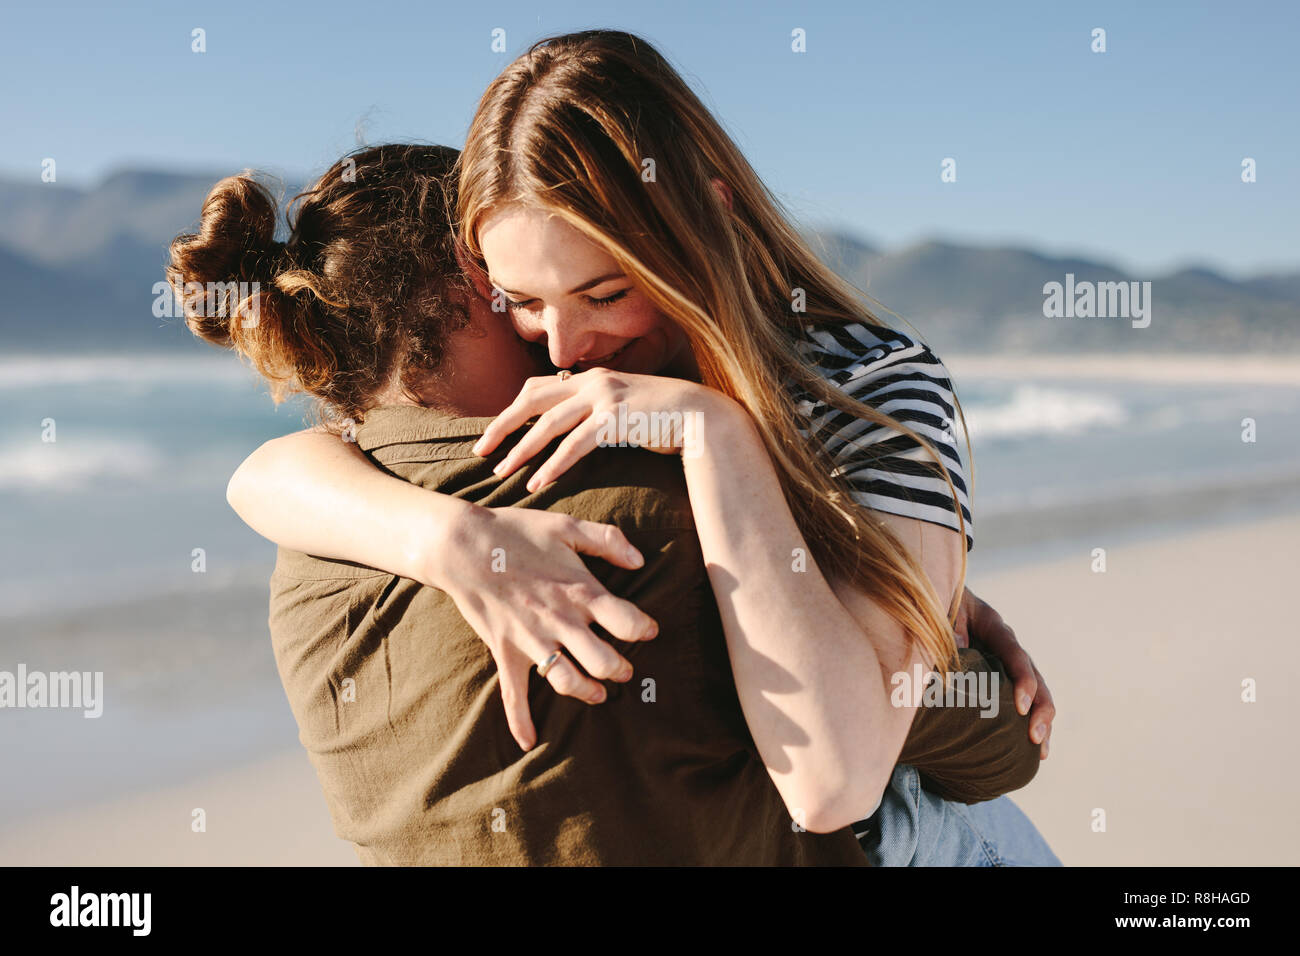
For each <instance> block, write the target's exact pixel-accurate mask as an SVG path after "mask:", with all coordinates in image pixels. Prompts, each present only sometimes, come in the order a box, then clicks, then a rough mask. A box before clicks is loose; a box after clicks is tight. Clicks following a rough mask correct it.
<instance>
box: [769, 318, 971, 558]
mask: <svg viewBox="0 0 1300 956" xmlns="http://www.w3.org/2000/svg"><path fill="white" fill-rule="evenodd" d="M798 344H799V350H800V352H801V353H802V355H803V357H804V359H805V361H807V363H808V364H809V365H810V366H812V367H813V368H815V369H817V370H818V371H820V372H821V373H822V375H823V377H824V378H825V379H826V380H827V381H828V382H830V383H831V384H832V385H834V386H835V387H836V388H837V389H839V390H840V391H842V392H844V393H846V394H847V395H849V396H850V397H852V398H854V399H856V400H858V401H860V402H862V403H863V404H866V405H869V406H871V407H872V408H875V409H876V410H878V411H880V412H883V413H884V414H886V415H889V416H890V417H892V418H894V419H896V420H898V421H900V422H902V423H903V424H905V425H907V426H908V427H910V428H911V429H913V430H914V431H915V432H917V434H919V435H922V436H923V437H924V438H925V439H926V440H928V441H929V442H930V444H931V445H933V446H934V449H935V451H937V452H938V453H939V456H940V457H941V458H942V459H943V462H944V466H945V468H946V470H947V472H948V476H949V477H950V478H951V479H952V484H953V488H954V489H955V490H956V492H957V499H958V501H959V502H960V506H961V515H962V518H963V519H964V520H965V530H966V550H967V551H969V550H970V549H971V548H972V547H974V544H975V536H974V527H973V522H972V520H971V512H970V500H969V498H968V491H967V485H966V478H965V466H964V464H963V462H962V458H961V455H960V454H959V452H958V444H957V441H958V439H957V427H956V410H955V408H954V400H953V391H952V381H951V380H950V378H949V376H948V370H947V369H945V368H944V366H943V363H942V362H940V361H939V358H938V356H936V355H935V354H934V353H933V352H932V351H930V348H929V347H928V346H926V345H924V344H922V343H920V342H917V341H915V340H913V339H911V338H909V337H908V336H906V335H903V334H902V333H901V332H896V331H894V330H893V329H887V328H883V327H880V326H871V325H866V324H863V323H860V322H849V323H842V324H840V323H836V324H831V323H825V324H816V325H806V326H805V327H804V338H803V339H801V340H800V341H799V343H798ZM794 399H795V403H796V406H797V408H798V410H799V412H800V414H801V415H802V416H803V417H804V418H806V419H807V420H808V424H807V427H806V428H801V429H800V432H801V434H803V435H804V437H805V438H810V439H815V440H816V441H818V442H819V443H821V445H822V446H823V447H824V448H825V449H826V452H827V453H828V454H829V456H830V461H831V462H832V464H833V467H834V471H833V472H832V474H833V475H835V476H836V477H838V478H840V479H841V480H843V481H844V482H845V483H847V485H848V486H849V488H850V489H851V492H850V493H851V496H852V498H853V500H854V501H856V502H858V503H859V504H861V505H863V506H865V507H867V508H871V509H873V510H875V511H883V512H887V513H889V514H894V515H901V516H902V517H905V518H916V519H918V520H920V521H929V522H931V523H933V524H939V525H943V526H944V527H945V528H951V529H952V530H953V531H957V532H959V533H960V531H961V525H960V524H959V522H958V520H957V505H956V504H955V503H954V501H953V496H952V493H951V492H950V491H949V490H948V484H947V482H945V481H944V480H943V477H942V474H941V473H940V472H939V470H938V466H937V465H936V464H935V462H934V459H933V458H932V457H930V455H929V453H928V452H927V451H926V450H925V449H924V448H922V447H921V446H920V445H919V444H918V443H917V442H916V440H915V439H913V438H912V437H911V436H910V435H907V434H905V433H903V432H900V431H898V430H897V429H893V428H886V427H885V426H883V425H878V424H877V423H875V422H871V421H866V420H865V419H861V418H857V417H855V416H853V415H850V414H848V413H847V412H842V411H840V410H839V409H836V408H832V407H830V406H828V405H826V404H825V403H823V402H820V401H816V400H815V399H813V398H812V397H811V396H809V395H808V394H807V393H806V392H804V391H803V390H802V389H796V390H795V394H794Z"/></svg>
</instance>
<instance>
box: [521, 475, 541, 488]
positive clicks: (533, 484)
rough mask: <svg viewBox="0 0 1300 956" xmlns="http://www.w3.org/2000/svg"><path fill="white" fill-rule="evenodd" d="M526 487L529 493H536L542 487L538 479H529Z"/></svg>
mask: <svg viewBox="0 0 1300 956" xmlns="http://www.w3.org/2000/svg"><path fill="white" fill-rule="evenodd" d="M524 487H526V488H527V489H528V490H529V491H536V490H537V489H538V488H539V487H540V485H539V484H538V481H537V479H536V478H529V479H528V484H527V485H525V486H524Z"/></svg>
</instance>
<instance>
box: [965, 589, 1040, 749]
mask: <svg viewBox="0 0 1300 956" xmlns="http://www.w3.org/2000/svg"><path fill="white" fill-rule="evenodd" d="M956 630H957V633H958V635H959V637H965V636H968V635H969V636H973V637H974V638H975V639H976V640H977V641H980V642H981V643H983V644H984V645H985V646H986V647H987V648H988V649H989V650H990V651H992V652H993V653H994V654H996V655H997V656H998V658H999V659H1000V660H1001V661H1002V663H1003V664H1005V665H1006V668H1007V673H1008V674H1009V675H1011V680H1012V681H1013V682H1014V684H1015V688H1016V709H1017V710H1018V711H1020V713H1022V714H1026V713H1027V714H1029V715H1030V718H1029V739H1030V740H1032V741H1033V742H1034V743H1036V744H1042V758H1041V759H1043V760H1046V759H1047V750H1048V740H1049V738H1050V737H1051V736H1052V720H1053V719H1055V717H1056V705H1055V704H1054V703H1053V702H1052V692H1051V691H1049V690H1048V689H1047V683H1046V681H1044V680H1043V675H1042V674H1041V673H1040V672H1039V670H1038V668H1037V667H1035V666H1034V662H1033V661H1032V660H1031V659H1030V657H1029V655H1028V654H1027V653H1025V649H1024V648H1023V647H1021V646H1020V642H1019V641H1018V640H1016V632H1015V631H1013V630H1012V629H1011V627H1010V626H1009V625H1008V624H1007V622H1006V621H1004V620H1002V615H1001V614H999V613H998V612H997V611H995V610H993V608H991V607H990V606H989V605H987V604H985V603H984V602H983V601H981V600H980V599H979V598H977V597H976V596H975V595H974V594H972V593H971V591H970V589H969V588H967V589H966V591H965V593H963V594H962V596H961V605H960V607H959V609H958V611H957V625H956Z"/></svg>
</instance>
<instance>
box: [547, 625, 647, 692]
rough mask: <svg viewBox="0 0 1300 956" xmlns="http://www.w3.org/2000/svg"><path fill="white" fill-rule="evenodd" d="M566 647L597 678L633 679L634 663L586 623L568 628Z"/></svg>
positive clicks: (565, 640) (548, 676) (565, 638)
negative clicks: (593, 631) (598, 635)
mask: <svg viewBox="0 0 1300 956" xmlns="http://www.w3.org/2000/svg"><path fill="white" fill-rule="evenodd" d="M564 647H565V649H566V650H567V651H568V652H569V653H570V654H572V655H573V657H574V659H575V660H576V661H577V662H578V663H579V664H581V665H582V667H583V669H584V670H585V671H586V672H587V673H588V674H590V675H591V676H592V677H594V678H596V679H597V680H615V681H618V682H620V683H622V682H623V681H628V680H631V679H632V665H631V664H630V663H629V662H628V660H627V658H625V657H624V656H623V655H622V654H620V653H619V652H618V651H616V650H614V648H612V647H611V646H610V645H609V644H608V643H606V642H605V641H603V640H601V639H600V638H599V637H597V636H596V635H595V634H594V633H592V630H591V628H590V627H588V626H587V625H586V624H582V625H575V626H573V627H572V628H571V629H568V630H566V632H565V635H564ZM557 666H558V665H557ZM546 676H547V679H549V678H550V676H551V675H550V673H549V672H548V673H547V675H546ZM596 686H597V687H599V686H600V685H599V684H597V685H596ZM592 693H593V694H594V691H593V692H592ZM570 696H578V695H576V694H574V695H570ZM584 696H585V697H590V696H591V695H590V694H588V695H584Z"/></svg>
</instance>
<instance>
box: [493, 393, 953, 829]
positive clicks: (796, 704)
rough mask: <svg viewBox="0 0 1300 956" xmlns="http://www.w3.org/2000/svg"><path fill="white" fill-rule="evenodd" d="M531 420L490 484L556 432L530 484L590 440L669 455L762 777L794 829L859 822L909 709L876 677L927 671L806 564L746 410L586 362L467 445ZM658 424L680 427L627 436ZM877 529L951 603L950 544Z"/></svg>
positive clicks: (869, 606) (904, 530)
mask: <svg viewBox="0 0 1300 956" xmlns="http://www.w3.org/2000/svg"><path fill="white" fill-rule="evenodd" d="M534 416H539V417H538V420H537V423H536V424H535V425H534V426H533V427H532V429H531V430H530V431H529V432H528V433H527V434H526V435H524V436H523V438H521V439H520V440H519V441H518V443H517V444H516V445H515V446H514V448H512V449H511V451H510V453H509V454H508V455H506V456H505V458H504V459H503V460H502V462H501V465H500V467H501V472H500V473H501V474H502V475H506V474H509V473H510V472H511V471H513V470H514V469H515V468H518V467H519V466H520V465H522V464H523V463H524V462H525V461H527V460H528V459H530V458H531V457H533V456H534V455H536V454H538V453H539V452H540V451H542V450H543V449H544V448H545V447H546V446H547V445H549V443H550V442H551V441H552V440H553V439H555V438H556V437H558V436H559V435H564V436H565V437H564V439H563V440H562V441H561V442H560V444H559V445H558V447H557V448H556V449H555V451H554V452H553V453H552V454H551V455H550V457H549V458H547V459H546V461H545V462H544V463H542V464H540V465H539V466H538V467H537V469H536V470H535V471H534V473H533V475H532V476H531V477H530V479H529V487H530V488H540V487H542V486H543V485H545V484H546V483H548V482H549V481H552V480H554V479H555V478H556V477H558V476H559V475H560V474H562V473H563V472H564V471H565V469H567V468H568V467H569V466H570V465H572V464H573V463H574V462H575V461H577V460H579V459H580V458H582V457H583V456H584V455H586V454H588V453H590V452H591V451H592V450H593V449H595V448H596V447H599V446H600V445H602V444H611V443H613V444H635V445H639V446H640V447H645V448H651V449H652V450H656V451H661V452H664V453H682V458H683V463H684V468H685V472H686V483H687V489H688V492H689V494H690V499H691V508H692V511H693V512H694V515H695V523H696V528H697V531H698V533H699V538H700V545H701V548H702V549H703V553H704V559H705V563H706V565H707V567H708V571H709V577H710V581H711V583H712V585H713V591H714V594H715V596H716V598H717V602H718V608H719V610H720V612H721V615H722V622H723V627H724V630H725V632H726V638H727V646H728V650H729V652H730V655H731V663H732V670H733V672H734V675H735V679H736V688H737V691H738V692H739V697H740V703H741V707H742V709H743V710H744V713H745V719H746V722H747V723H748V725H749V729H750V733H751V734H752V735H753V737H754V742H755V744H756V745H757V747H758V751H759V754H760V755H761V757H762V759H763V762H764V764H765V765H766V767H767V769H768V773H769V774H770V775H771V777H772V780H773V782H774V783H775V784H776V787H777V789H778V790H779V791H780V793H781V796H782V798H783V800H784V801H785V803H786V806H787V807H788V808H789V809H790V812H791V815H792V816H793V817H794V818H795V820H796V822H798V823H800V824H801V825H802V826H804V827H805V828H806V829H809V830H813V831H815V832H830V831H834V830H838V829H840V828H841V827H844V826H847V825H848V824H850V823H853V822H854V821H856V820H860V819H862V818H863V817H864V816H867V815H868V814H869V813H870V812H871V810H872V808H873V807H875V806H876V805H877V803H878V801H879V798H880V795H881V793H882V792H883V791H884V789H885V786H886V784H887V783H888V780H889V776H890V774H891V772H892V770H893V767H894V764H895V763H896V761H897V758H898V755H899V752H900V751H901V749H902V745H903V740H904V738H905V737H906V735H907V731H908V727H909V726H910V724H911V721H912V717H913V715H914V713H915V705H906V706H901V707H894V706H892V705H891V703H890V699H889V692H888V690H887V687H888V685H889V678H890V676H891V675H892V674H894V673H896V672H899V671H906V672H910V671H911V670H912V668H913V666H914V665H917V664H920V665H922V666H923V667H924V668H925V669H926V670H928V669H929V665H930V663H931V662H928V661H922V660H921V659H920V656H919V653H918V652H916V651H915V650H914V649H913V648H912V646H911V645H910V643H909V642H908V641H907V640H906V639H905V636H904V633H903V629H902V627H901V625H899V624H898V623H897V622H896V621H895V620H894V619H893V618H892V617H890V616H889V615H888V614H886V613H885V612H884V611H883V610H881V609H880V608H879V607H878V606H877V604H876V603H875V602H874V601H873V600H871V599H870V598H869V597H868V596H867V595H865V594H863V593H861V592H860V591H858V590H857V589H856V588H853V587H851V586H849V585H847V584H844V583H842V582H834V583H832V582H830V581H828V580H827V579H826V578H825V577H824V576H823V575H822V573H821V572H820V571H819V570H818V568H817V567H816V564H815V563H814V562H813V560H812V559H811V557H809V556H808V555H809V548H808V545H807V542H805V541H804V539H803V536H802V535H801V533H800V531H799V528H798V526H797V525H796V523H795V521H794V518H793V516H792V515H791V514H790V509H789V507H788V506H787V505H786V502H785V496H784V494H783V493H782V490H781V487H780V484H779V482H778V480H777V477H776V471H775V469H774V467H773V466H772V462H771V459H770V458H769V457H768V454H767V449H766V447H765V446H764V445H763V443H762V440H761V438H760V437H759V434H758V431H757V429H756V428H755V426H754V424H753V422H752V421H751V419H750V418H749V415H748V414H747V413H746V412H745V410H744V409H743V408H742V407H741V406H740V405H739V404H737V403H736V402H734V401H732V400H731V399H729V398H726V397H725V396H723V395H721V394H720V393H718V392H716V391H714V390H712V389H709V388H706V387H704V386H702V385H698V384H694V383H690V382H684V381H681V380H678V379H670V378H665V377H659V376H647V375H634V374H629V373H622V372H614V371H611V370H609V369H603V368H598V369H591V370H589V371H586V372H582V373H580V374H578V375H574V376H571V377H570V378H568V379H567V380H560V379H558V378H556V377H545V378H542V377H539V378H533V379H529V380H528V382H527V383H526V384H525V386H524V389H523V391H521V392H520V394H519V396H518V397H517V398H516V399H515V401H514V402H513V403H512V404H511V405H510V406H509V407H508V408H507V409H506V410H505V411H503V412H502V413H501V415H499V416H498V417H497V418H496V419H495V420H494V421H493V422H492V424H491V425H489V426H488V427H487V429H486V430H485V431H484V433H483V438H482V439H481V440H480V441H479V443H478V444H477V445H476V446H475V451H477V452H478V453H479V454H488V453H490V452H491V451H492V450H493V449H494V448H496V446H497V444H498V443H499V442H500V441H501V440H502V439H503V438H504V437H505V436H506V435H509V434H511V433H513V432H514V431H515V430H516V429H517V428H519V427H520V426H521V425H523V424H524V422H526V421H527V420H529V419H530V418H532V417H534ZM665 421H668V422H675V423H679V424H680V425H681V427H680V428H675V429H674V428H664V427H659V428H655V427H646V428H638V427H637V426H638V425H639V424H640V425H645V424H646V423H654V422H659V423H663V422H665ZM692 429H694V433H693V434H692V433H691V430H692ZM566 433H567V434H566ZM688 447H689V448H690V449H691V451H690V452H689V453H687V452H685V449H687V448H688ZM882 520H887V521H889V522H890V526H891V529H892V530H894V531H895V533H896V534H897V535H898V536H899V538H900V541H901V542H902V543H903V544H904V545H905V546H907V547H908V548H910V549H911V551H912V553H913V554H914V555H916V556H917V558H918V559H919V560H920V562H921V565H922V567H923V568H924V569H925V571H926V573H927V574H928V575H929V577H930V580H931V581H932V582H933V584H934V586H935V588H936V591H937V593H938V594H939V595H940V596H941V597H948V598H950V597H951V596H952V595H954V594H955V592H956V588H957V581H958V578H959V576H960V568H961V555H962V551H961V548H962V546H963V544H964V542H963V541H962V539H961V536H960V535H958V534H957V533H956V532H953V531H951V530H949V529H947V528H943V527H939V526H937V525H933V524H930V523H927V522H921V521H914V520H911V519H906V518H895V517H894V516H887V517H886V516H882ZM799 556H802V561H798V560H796V558H797V557H799Z"/></svg>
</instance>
